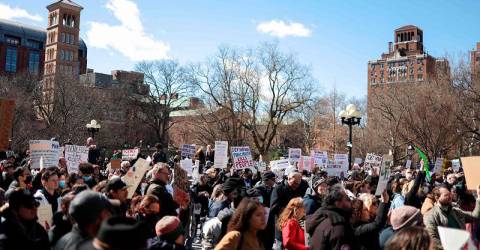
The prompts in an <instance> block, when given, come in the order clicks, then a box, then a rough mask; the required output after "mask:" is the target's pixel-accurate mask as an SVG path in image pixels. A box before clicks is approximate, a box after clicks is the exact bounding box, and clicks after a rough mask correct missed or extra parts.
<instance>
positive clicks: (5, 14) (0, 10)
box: [0, 3, 43, 22]
mask: <svg viewBox="0 0 480 250" xmlns="http://www.w3.org/2000/svg"><path fill="white" fill-rule="evenodd" d="M0 18H3V19H7V20H12V19H16V18H25V19H30V20H32V21H36V22H41V21H42V20H43V18H42V17H41V16H40V15H37V14H31V13H28V11H26V10H24V9H20V8H17V7H14V8H12V7H10V6H9V5H6V4H3V3H0Z"/></svg>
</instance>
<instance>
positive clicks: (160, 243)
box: [147, 237, 187, 250]
mask: <svg viewBox="0 0 480 250" xmlns="http://www.w3.org/2000/svg"><path fill="white" fill-rule="evenodd" d="M147 249H148V250H186V249H187V248H185V247H184V246H182V245H178V244H175V243H171V242H167V241H165V240H162V239H160V238H158V237H154V238H151V239H148V240H147Z"/></svg>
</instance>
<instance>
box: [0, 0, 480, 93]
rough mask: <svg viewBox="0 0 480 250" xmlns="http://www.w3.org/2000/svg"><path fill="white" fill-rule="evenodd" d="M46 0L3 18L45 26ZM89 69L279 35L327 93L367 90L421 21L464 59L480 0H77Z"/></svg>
mask: <svg viewBox="0 0 480 250" xmlns="http://www.w3.org/2000/svg"><path fill="white" fill-rule="evenodd" d="M51 2H52V1H46V0H35V1H32V0H15V1H13V0H9V1H5V0H0V18H8V19H11V20H15V21H18V22H22V23H28V24H33V25H36V26H40V27H46V19H47V18H46V16H47V10H46V8H45V6H46V5H48V4H49V3H51ZM76 2H77V3H78V4H80V5H82V6H83V7H84V10H83V11H82V17H81V37H82V38H83V39H84V40H86V41H87V46H88V49H89V50H88V67H89V68H93V69H95V71H98V72H109V71H110V70H112V69H125V70H130V69H133V67H134V65H135V63H136V62H137V61H138V60H142V59H161V58H165V57H168V58H175V59H178V60H180V61H181V62H184V63H188V62H198V61H203V60H204V59H206V58H207V57H208V56H211V55H212V54H214V53H215V52H216V50H217V48H218V46H219V45H232V46H235V47H250V46H256V45H257V44H259V43H261V42H268V41H277V42H278V43H279V45H280V47H281V48H282V50H284V51H288V52H293V53H295V54H297V56H298V58H299V60H300V61H301V62H302V63H304V64H306V65H309V66H310V67H311V69H312V72H313V75H314V77H315V78H316V79H317V80H318V81H319V83H320V85H321V87H322V89H323V90H322V91H323V92H328V91H329V90H330V89H332V88H333V86H336V87H337V89H338V90H339V91H341V92H344V93H346V94H347V95H348V96H356V97H361V96H364V95H366V93H367V63H368V60H373V59H377V58H379V57H380V54H381V53H382V52H385V51H386V50H387V45H388V42H389V41H392V40H393V30H394V29H396V28H398V27H400V26H403V25H407V24H413V25H416V26H418V27H420V28H421V29H423V31H424V45H425V48H426V49H427V51H428V52H429V53H430V54H431V55H433V56H445V55H446V54H449V55H454V56H458V55H461V54H462V53H466V52H467V51H468V50H471V49H472V48H474V46H475V44H476V42H479V41H480V28H479V24H480V16H479V13H478V10H479V9H480V1H478V0H462V1H449V0H428V1H427V0H422V1H415V0H408V1H406V0H405V1H397V2H391V1H384V0H382V1H380V0H379V1H370V0H355V1H353V0H352V1H338V0H329V1H323V0H317V1H313V0H305V1H300V0H296V1H293V0H292V1H281V0H277V1H274V0H262V1H260V0H257V1H254V0H241V1H220V0H217V1H213V0H202V1H199V0H188V1H187V0H176V1H163V0H141V1H140V0H137V1H133V0H88V1H87V0H77V1H76Z"/></svg>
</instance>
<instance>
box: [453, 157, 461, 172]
mask: <svg viewBox="0 0 480 250" xmlns="http://www.w3.org/2000/svg"><path fill="white" fill-rule="evenodd" d="M452 168H453V171H455V172H458V171H460V159H454V160H452Z"/></svg>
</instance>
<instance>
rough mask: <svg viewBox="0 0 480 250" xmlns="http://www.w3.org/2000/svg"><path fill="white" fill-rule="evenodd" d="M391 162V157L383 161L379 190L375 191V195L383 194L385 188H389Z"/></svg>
mask: <svg viewBox="0 0 480 250" xmlns="http://www.w3.org/2000/svg"><path fill="white" fill-rule="evenodd" d="M392 160H393V159H392ZM391 162H392V161H391V160H390V159H385V160H384V161H383V164H382V167H381V169H380V174H379V178H378V184H377V190H376V191H375V195H381V194H382V193H383V191H384V190H385V188H387V183H388V179H389V178H390V170H391V166H390V164H391Z"/></svg>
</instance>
